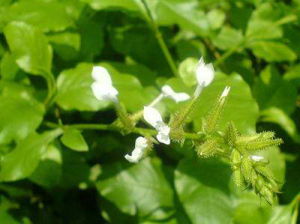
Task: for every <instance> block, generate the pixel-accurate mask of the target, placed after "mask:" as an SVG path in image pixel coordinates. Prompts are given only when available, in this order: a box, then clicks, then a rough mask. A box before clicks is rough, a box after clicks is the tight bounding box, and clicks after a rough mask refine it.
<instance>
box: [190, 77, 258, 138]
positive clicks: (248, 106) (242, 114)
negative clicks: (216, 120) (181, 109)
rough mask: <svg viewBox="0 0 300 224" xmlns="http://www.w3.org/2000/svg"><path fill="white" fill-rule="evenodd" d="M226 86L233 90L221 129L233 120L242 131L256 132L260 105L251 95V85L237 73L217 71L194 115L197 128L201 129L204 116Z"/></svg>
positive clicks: (204, 91) (202, 95)
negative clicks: (228, 74)
mask: <svg viewBox="0 0 300 224" xmlns="http://www.w3.org/2000/svg"><path fill="white" fill-rule="evenodd" d="M225 86H230V87H231V90H230V93H229V95H228V101H227V103H226V105H225V109H224V112H223V115H222V116H221V121H220V125H219V129H220V130H222V129H223V128H225V126H226V125H227V124H228V122H230V121H233V122H234V123H235V125H236V127H237V128H238V130H239V131H240V132H241V133H251V132H254V131H255V123H256V119H257V118H258V106H257V104H256V102H255V100H254V99H253V97H252V95H251V91H250V88H249V86H248V85H247V83H245V81H244V80H243V79H242V78H241V77H240V76H239V75H237V74H232V75H230V76H226V75H224V74H221V73H217V76H216V78H215V80H214V81H213V83H212V84H211V85H209V86H208V87H206V88H205V89H204V90H203V92H202V94H201V100H200V103H199V106H198V107H197V108H196V109H195V112H194V113H193V115H192V119H194V120H193V121H194V125H195V128H196V130H201V124H202V117H203V116H206V115H207V114H208V113H209V111H210V110H211V108H212V107H213V106H214V104H215V103H216V101H217V99H218V97H219V96H220V95H221V93H222V91H223V89H224V88H225Z"/></svg>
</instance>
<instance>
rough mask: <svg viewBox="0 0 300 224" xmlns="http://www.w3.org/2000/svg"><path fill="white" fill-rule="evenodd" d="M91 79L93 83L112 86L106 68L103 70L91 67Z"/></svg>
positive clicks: (102, 68)
mask: <svg viewBox="0 0 300 224" xmlns="http://www.w3.org/2000/svg"><path fill="white" fill-rule="evenodd" d="M92 77H93V79H94V80H95V81H97V82H99V83H100V84H102V85H105V86H111V85H112V81H111V77H110V75H109V73H108V71H107V70H106V68H104V67H102V66H94V67H93V71H92Z"/></svg>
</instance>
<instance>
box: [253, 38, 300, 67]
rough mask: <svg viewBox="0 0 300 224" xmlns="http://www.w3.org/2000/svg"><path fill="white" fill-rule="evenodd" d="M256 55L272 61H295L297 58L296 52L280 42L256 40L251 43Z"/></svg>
mask: <svg viewBox="0 0 300 224" xmlns="http://www.w3.org/2000/svg"><path fill="white" fill-rule="evenodd" d="M248 47H249V48H251V49H252V51H253V53H254V54H255V56H256V57H259V58H263V59H265V60H266V61H268V62H272V61H294V60H296V58H297V55H296V54H295V52H294V51H293V50H292V49H290V48H289V47H288V46H286V45H285V44H283V43H280V42H274V41H256V42H254V43H252V44H250V45H248Z"/></svg>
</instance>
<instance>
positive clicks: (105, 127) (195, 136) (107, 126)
mask: <svg viewBox="0 0 300 224" xmlns="http://www.w3.org/2000/svg"><path fill="white" fill-rule="evenodd" d="M45 125H46V126H48V127H50V128H58V127H61V128H63V129H66V128H77V129H81V130H102V131H115V132H120V131H121V129H120V128H119V127H117V126H114V125H111V124H69V125H60V124H56V123H53V122H45ZM131 133H135V134H139V135H151V136H154V135H156V134H157V131H156V130H154V129H149V128H133V129H132V131H131ZM184 136H185V137H186V138H187V139H194V140H196V139H197V140H198V139H202V138H203V135H201V134H197V133H184Z"/></svg>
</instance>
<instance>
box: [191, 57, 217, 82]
mask: <svg viewBox="0 0 300 224" xmlns="http://www.w3.org/2000/svg"><path fill="white" fill-rule="evenodd" d="M214 77H215V70H214V67H213V65H212V64H205V62H204V60H203V58H202V57H201V58H200V60H199V62H198V65H197V67H196V78H197V81H198V84H199V85H203V86H208V85H209V84H210V83H211V82H212V81H213V79H214Z"/></svg>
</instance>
